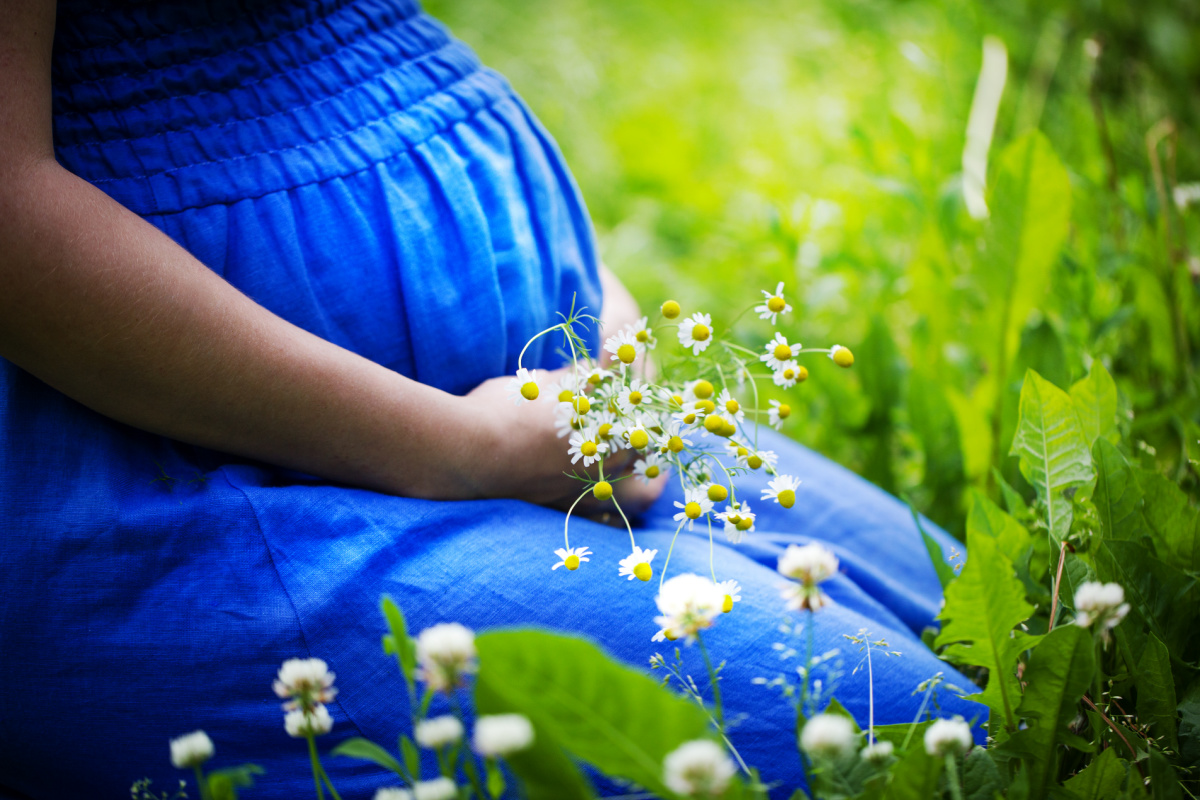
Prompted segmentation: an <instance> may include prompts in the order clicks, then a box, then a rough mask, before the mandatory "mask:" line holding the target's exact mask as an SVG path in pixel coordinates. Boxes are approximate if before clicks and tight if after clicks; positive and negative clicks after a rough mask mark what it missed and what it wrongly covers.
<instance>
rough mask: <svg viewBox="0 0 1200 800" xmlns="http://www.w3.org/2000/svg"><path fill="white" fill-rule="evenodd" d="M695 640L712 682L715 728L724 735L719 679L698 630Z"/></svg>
mask: <svg viewBox="0 0 1200 800" xmlns="http://www.w3.org/2000/svg"><path fill="white" fill-rule="evenodd" d="M696 642H697V643H698V644H699V645H700V653H701V655H703V656H704V666H705V667H706V668H707V669H708V682H709V683H711V684H712V690H713V709H714V710H715V711H716V712H717V729H718V730H719V731H721V735H722V736H724V734H725V712H724V710H723V709H722V708H721V681H720V678H719V676H718V675H717V673H716V671H715V670H713V665H712V660H711V659H710V658H709V657H708V648H707V647H705V646H704V637H703V636H701V635H700V631H696Z"/></svg>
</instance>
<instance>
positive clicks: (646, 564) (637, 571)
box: [617, 544, 658, 581]
mask: <svg viewBox="0 0 1200 800" xmlns="http://www.w3.org/2000/svg"><path fill="white" fill-rule="evenodd" d="M656 555H658V551H657V550H643V549H642V548H640V547H638V546H637V545H636V544H635V545H634V546H633V552H632V553H630V554H629V555H628V556H626V557H625V558H622V559H621V569H620V570H619V571H618V572H617V577H618V578H619V577H622V576H625V575H628V576H629V580H633V579H634V578H637V579H638V580H639V581H648V580H650V576H651V575H652V574H654V570H653V569H652V568H651V567H650V562H651V561H653V560H654V557H655V556H656Z"/></svg>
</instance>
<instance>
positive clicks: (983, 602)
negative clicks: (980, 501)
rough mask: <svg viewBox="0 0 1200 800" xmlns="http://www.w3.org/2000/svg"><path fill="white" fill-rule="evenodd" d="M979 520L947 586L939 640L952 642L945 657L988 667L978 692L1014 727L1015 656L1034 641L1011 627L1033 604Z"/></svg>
mask: <svg viewBox="0 0 1200 800" xmlns="http://www.w3.org/2000/svg"><path fill="white" fill-rule="evenodd" d="M978 524H979V523H978V520H977V519H976V518H969V519H968V520H967V553H968V554H969V556H968V558H967V564H966V566H965V567H963V571H962V573H961V574H960V575H959V576H958V578H957V579H955V581H954V582H953V583H951V584H950V586H949V587H948V588H947V589H946V607H945V608H944V609H943V610H942V613H941V615H940V617H939V618H940V619H942V620H944V621H945V624H944V625H943V627H942V631H941V633H939V634H938V637H937V640H936V644H937V646H939V647H940V646H942V645H946V644H948V645H950V647H948V648H947V649H946V651H945V652H944V653H943V658H946V659H947V660H950V661H953V662H955V663H958V664H970V665H972V666H977V667H986V668H987V669H988V684H987V688H986V689H985V690H984V691H983V694H982V695H981V696H977V697H979V702H982V703H986V704H987V705H988V707H989V708H991V709H992V713H993V714H994V715H995V718H996V719H998V720H1000V721H1001V722H1002V723H1003V724H1004V726H1005V727H1006V728H1007V729H1008V730H1010V731H1012V730H1015V729H1016V722H1017V720H1016V708H1017V705H1018V703H1019V700H1020V696H1021V689H1020V685H1019V684H1018V682H1017V675H1016V668H1017V658H1018V657H1019V655H1020V653H1021V651H1022V650H1025V649H1026V648H1028V647H1030V646H1031V645H1032V642H1033V641H1035V637H1031V636H1029V635H1028V634H1026V633H1024V632H1022V631H1015V632H1014V630H1013V629H1014V628H1016V627H1017V626H1018V625H1020V624H1021V623H1022V622H1024V621H1025V620H1027V619H1029V615H1030V614H1032V613H1033V606H1031V605H1029V603H1027V602H1025V589H1024V587H1023V586H1022V585H1021V582H1020V581H1019V580H1018V579H1017V577H1016V575H1015V573H1014V570H1013V565H1012V562H1011V561H1009V560H1008V558H1006V557H1005V556H1004V554H1003V553H1001V552H1000V549H999V545H998V544H997V542H996V540H995V539H994V538H993V537H992V536H991V535H990V533H988V532H987V531H986V530H983V529H981V528H979V527H978Z"/></svg>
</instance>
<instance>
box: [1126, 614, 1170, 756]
mask: <svg viewBox="0 0 1200 800" xmlns="http://www.w3.org/2000/svg"><path fill="white" fill-rule="evenodd" d="M1135 681H1136V683H1137V690H1138V694H1137V715H1138V721H1139V722H1141V723H1142V724H1144V725H1150V726H1151V728H1150V735H1151V736H1153V737H1155V738H1159V737H1164V736H1165V737H1166V740H1167V744H1168V745H1170V747H1171V749H1172V750H1176V751H1177V750H1179V737H1178V731H1177V729H1176V721H1175V713H1176V712H1175V708H1176V701H1175V678H1174V677H1173V676H1172V675H1171V653H1170V652H1169V651H1168V650H1167V646H1166V645H1165V644H1163V643H1162V642H1161V641H1159V639H1158V637H1156V636H1154V635H1153V634H1151V635H1150V636H1149V637H1148V639H1147V642H1146V647H1145V649H1144V650H1143V651H1142V655H1141V658H1139V659H1138V667H1137V674H1136V676H1135Z"/></svg>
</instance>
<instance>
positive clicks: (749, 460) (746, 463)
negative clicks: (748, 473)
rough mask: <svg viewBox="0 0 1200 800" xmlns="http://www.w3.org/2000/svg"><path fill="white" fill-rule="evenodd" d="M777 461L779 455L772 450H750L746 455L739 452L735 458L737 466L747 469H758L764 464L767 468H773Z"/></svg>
mask: <svg viewBox="0 0 1200 800" xmlns="http://www.w3.org/2000/svg"><path fill="white" fill-rule="evenodd" d="M778 462H779V456H778V455H776V454H775V451H774V450H750V451H748V452H747V453H746V455H741V454H740V453H739V454H738V459H737V463H738V466H740V467H746V468H747V469H760V468H761V467H763V466H765V467H766V468H767V469H768V470H773V469H775V465H776V464H777V463H778Z"/></svg>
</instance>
